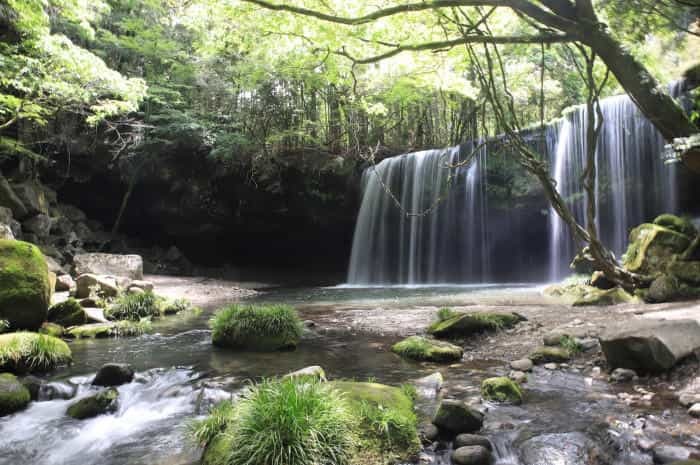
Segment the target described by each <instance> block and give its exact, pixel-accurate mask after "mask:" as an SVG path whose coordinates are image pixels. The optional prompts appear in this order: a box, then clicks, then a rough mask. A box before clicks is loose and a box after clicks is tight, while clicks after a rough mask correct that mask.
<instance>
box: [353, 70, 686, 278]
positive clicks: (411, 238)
mask: <svg viewBox="0 0 700 465" xmlns="http://www.w3.org/2000/svg"><path fill="white" fill-rule="evenodd" d="M683 91H684V89H683V83H682V81H679V82H678V83H675V84H674V85H672V86H671V87H670V92H671V93H672V95H674V97H678V98H680V99H681V103H684V102H685V101H684V100H683V98H682V97H683V95H684V94H683ZM687 103H688V102H685V103H684V104H686V105H687ZM601 110H602V113H603V126H602V130H601V133H600V139H599V143H598V148H597V151H596V162H597V164H596V167H597V168H596V184H595V199H594V202H595V205H596V208H597V210H598V216H597V222H598V227H599V231H600V236H601V238H602V239H603V241H604V243H605V244H607V245H608V246H609V247H610V248H611V249H612V250H613V251H614V252H615V253H616V254H617V255H618V256H619V255H621V254H622V253H623V252H624V250H625V247H626V243H627V236H628V234H629V230H630V229H631V228H632V227H634V226H636V225H638V224H640V223H642V222H644V221H649V220H651V219H653V218H654V217H655V216H656V215H658V214H660V213H664V212H669V213H675V212H676V211H677V209H678V200H677V196H676V182H675V177H676V169H677V168H676V167H674V166H672V165H664V160H663V154H664V151H665V150H664V146H665V141H664V139H663V138H662V137H661V135H660V134H659V132H658V131H657V130H656V129H655V128H654V126H653V125H652V124H651V123H650V122H649V120H647V119H646V118H645V117H644V116H642V114H641V113H640V112H639V110H638V109H637V107H636V106H635V104H634V103H633V102H632V100H630V99H629V97H627V96H626V95H621V96H615V97H609V98H606V99H603V100H602V101H601ZM585 122H586V108H585V106H579V107H574V108H573V109H571V110H570V111H569V112H568V113H567V114H566V115H565V116H564V117H563V119H562V120H560V121H558V122H555V123H552V124H550V125H548V126H547V128H546V129H545V131H544V134H543V135H540V134H538V131H536V130H535V131H530V134H528V135H527V136H526V139H527V140H528V143H530V144H531V145H532V147H533V148H534V149H536V150H537V151H538V152H539V153H541V154H542V155H543V157H544V159H545V160H548V161H549V164H550V167H551V175H552V178H553V179H554V180H555V181H556V185H557V189H558V190H559V192H560V193H561V195H562V196H563V197H564V199H565V200H566V202H567V204H568V205H569V207H570V208H571V210H572V211H573V213H574V214H575V216H576V218H577V219H578V221H579V222H581V223H582V222H584V220H585V208H586V206H585V196H584V194H583V191H584V189H583V183H582V181H581V176H582V174H583V170H584V168H585V166H586V124H585ZM501 142H502V140H501V139H500V138H494V139H491V140H488V141H486V143H484V144H482V141H474V142H469V143H466V144H464V145H461V146H457V147H451V148H447V149H441V150H427V151H422V152H416V153H408V154H404V155H401V156H398V157H392V158H388V159H385V160H383V161H382V162H380V163H379V164H377V165H376V166H372V167H370V168H368V169H367V170H366V171H365V173H364V175H363V195H362V203H361V208H360V212H359V214H358V219H357V224H356V228H355V236H354V240H353V247H352V257H351V261H350V268H349V273H348V283H350V284H355V285H386V284H411V285H417V284H437V283H479V282H493V281H504V280H512V279H513V277H518V279H524V280H527V281H533V282H542V281H546V280H557V279H561V278H562V277H563V276H564V275H566V274H568V264H569V262H570V261H571V259H572V258H573V256H574V255H575V253H576V246H575V244H574V242H573V240H572V239H571V237H570V234H569V231H568V230H567V227H566V226H565V224H564V223H563V222H562V220H561V219H560V218H559V217H558V216H557V215H556V213H555V212H554V211H553V210H552V209H550V210H549V212H548V218H549V220H546V219H544V218H542V217H541V215H539V213H538V212H537V211H536V210H535V211H529V212H527V213H526V216H525V217H524V218H521V217H520V216H519V215H520V214H519V213H518V209H519V208H520V207H519V206H518V205H517V203H518V201H519V200H517V199H513V200H512V203H513V205H512V206H510V207H509V208H510V210H509V209H508V208H506V209H505V210H506V211H505V212H504V211H500V213H499V212H498V211H499V209H500V210H503V206H502V205H501V206H497V207H496V208H494V207H495V206H494V205H490V203H491V200H492V198H493V195H494V194H493V192H496V191H498V189H503V185H501V184H502V183H503V180H493V179H492V178H494V177H498V176H499V175H502V171H504V169H503V168H498V165H495V163H498V161H497V160H498V159H499V158H500V157H503V156H506V157H511V158H515V157H516V155H515V154H508V149H506V148H504V146H503V145H502V144H501ZM504 154H505V155H504ZM470 155H475V157H474V161H473V162H472V163H469V164H464V163H462V164H460V162H464V161H465V160H467V159H468V158H469V156H470ZM509 169H513V167H511V168H509ZM545 208H546V207H545ZM543 221H545V222H546V221H548V222H549V228H548V230H542V231H539V230H536V229H535V228H534V227H533V225H534V224H541V223H542V222H543ZM547 244H548V250H547ZM533 249H535V250H537V249H542V250H541V252H539V255H538V254H537V253H533ZM501 262H506V263H507V264H508V266H507V267H503V266H501V267H499V269H495V265H496V264H500V263H501Z"/></svg>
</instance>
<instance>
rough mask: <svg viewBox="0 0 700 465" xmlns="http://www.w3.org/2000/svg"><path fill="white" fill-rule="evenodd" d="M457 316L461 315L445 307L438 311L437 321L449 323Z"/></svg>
mask: <svg viewBox="0 0 700 465" xmlns="http://www.w3.org/2000/svg"><path fill="white" fill-rule="evenodd" d="M457 315H459V313H458V312H455V311H454V310H452V309H451V308H448V307H443V308H441V309H440V310H438V312H437V319H438V321H447V320H449V319H451V318H454V317H455V316H457Z"/></svg>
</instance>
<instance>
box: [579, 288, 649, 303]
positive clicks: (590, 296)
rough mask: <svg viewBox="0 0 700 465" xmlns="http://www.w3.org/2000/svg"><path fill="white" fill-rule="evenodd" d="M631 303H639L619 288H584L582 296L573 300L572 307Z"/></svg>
mask: <svg viewBox="0 0 700 465" xmlns="http://www.w3.org/2000/svg"><path fill="white" fill-rule="evenodd" d="M631 302H639V299H637V298H636V297H635V296H633V295H632V294H630V293H628V292H627V291H625V290H624V289H622V288H620V287H614V288H612V289H598V288H597V287H592V286H586V287H585V288H584V293H583V295H581V296H580V297H579V298H577V299H575V300H574V301H573V302H572V305H573V306H574V307H583V306H587V305H593V306H606V305H618V304H625V303H631Z"/></svg>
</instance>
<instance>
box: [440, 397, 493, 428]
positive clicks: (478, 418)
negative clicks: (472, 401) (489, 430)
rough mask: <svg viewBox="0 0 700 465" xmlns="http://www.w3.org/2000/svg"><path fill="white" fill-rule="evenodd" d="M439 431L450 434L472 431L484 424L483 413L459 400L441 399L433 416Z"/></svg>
mask: <svg viewBox="0 0 700 465" xmlns="http://www.w3.org/2000/svg"><path fill="white" fill-rule="evenodd" d="M433 424H434V425H435V426H437V427H438V428H439V429H440V431H442V432H446V433H450V434H455V435H457V434H461V433H474V432H476V431H479V430H480V429H481V426H482V425H483V424H484V414H483V413H481V412H479V411H478V410H475V409H473V408H472V407H470V406H469V405H467V404H465V403H464V402H462V401H459V400H450V399H447V400H443V401H442V402H441V403H440V406H439V407H438V409H437V412H436V413H435V416H434V417H433Z"/></svg>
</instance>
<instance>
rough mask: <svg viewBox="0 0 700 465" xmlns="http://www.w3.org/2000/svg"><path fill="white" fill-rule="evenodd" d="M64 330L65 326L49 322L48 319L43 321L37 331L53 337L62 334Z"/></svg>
mask: <svg viewBox="0 0 700 465" xmlns="http://www.w3.org/2000/svg"><path fill="white" fill-rule="evenodd" d="M64 331H65V328H64V327H63V326H61V325H58V324H56V323H49V322H48V321H46V322H44V324H42V325H41V328H39V332H40V333H41V334H48V335H49V336H53V337H61V336H63V332H64Z"/></svg>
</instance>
